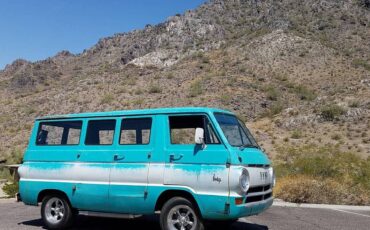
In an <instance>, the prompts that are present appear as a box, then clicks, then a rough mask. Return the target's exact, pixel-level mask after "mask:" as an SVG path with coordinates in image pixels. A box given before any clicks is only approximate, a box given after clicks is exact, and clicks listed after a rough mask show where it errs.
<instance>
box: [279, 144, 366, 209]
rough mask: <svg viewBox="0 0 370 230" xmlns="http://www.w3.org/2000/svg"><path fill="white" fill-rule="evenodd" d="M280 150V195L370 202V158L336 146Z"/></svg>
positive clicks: (289, 198) (302, 200) (301, 199)
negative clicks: (341, 149)
mask: <svg viewBox="0 0 370 230" xmlns="http://www.w3.org/2000/svg"><path fill="white" fill-rule="evenodd" d="M277 150H278V154H277V156H276V157H275V159H274V166H275V172H276V175H277V178H278V180H277V181H278V184H277V186H276V191H275V192H276V193H275V194H276V196H277V197H279V198H282V199H284V200H287V201H291V202H299V203H308V202H310V203H334V204H370V158H369V159H367V160H364V159H362V158H361V157H360V156H358V155H356V154H354V153H351V152H342V151H340V150H339V148H338V147H336V146H328V147H315V146H310V145H309V146H301V147H286V146H284V147H278V149H277Z"/></svg>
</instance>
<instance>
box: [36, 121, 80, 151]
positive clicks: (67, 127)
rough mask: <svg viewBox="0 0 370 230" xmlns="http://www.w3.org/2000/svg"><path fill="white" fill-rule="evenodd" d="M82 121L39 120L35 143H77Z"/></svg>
mask: <svg viewBox="0 0 370 230" xmlns="http://www.w3.org/2000/svg"><path fill="white" fill-rule="evenodd" d="M81 128H82V121H51V122H41V123H40V125H39V128H38V131H37V138H36V145H78V144H79V143H80V136H81Z"/></svg>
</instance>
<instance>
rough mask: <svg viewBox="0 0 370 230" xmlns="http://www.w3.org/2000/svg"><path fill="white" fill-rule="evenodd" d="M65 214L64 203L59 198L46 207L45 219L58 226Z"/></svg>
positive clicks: (52, 200)
mask: <svg viewBox="0 0 370 230" xmlns="http://www.w3.org/2000/svg"><path fill="white" fill-rule="evenodd" d="M64 212H65V209H64V204H63V201H62V200H61V199H59V198H56V197H54V198H51V199H50V200H48V202H47V203H46V205H45V217H46V220H47V221H48V222H50V223H53V224H57V223H59V222H60V221H62V219H63V216H64Z"/></svg>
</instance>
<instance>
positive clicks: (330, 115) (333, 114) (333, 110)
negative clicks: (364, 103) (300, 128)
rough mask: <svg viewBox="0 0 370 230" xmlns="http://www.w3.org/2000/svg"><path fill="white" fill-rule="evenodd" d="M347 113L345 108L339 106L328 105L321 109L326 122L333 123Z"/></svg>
mask: <svg viewBox="0 0 370 230" xmlns="http://www.w3.org/2000/svg"><path fill="white" fill-rule="evenodd" d="M344 113H345V110H344V108H342V107H341V106H339V105H336V104H333V105H326V106H324V107H322V108H321V111H320V115H321V117H322V118H323V119H324V120H326V121H333V120H335V119H337V118H338V117H339V116H340V115H343V114H344Z"/></svg>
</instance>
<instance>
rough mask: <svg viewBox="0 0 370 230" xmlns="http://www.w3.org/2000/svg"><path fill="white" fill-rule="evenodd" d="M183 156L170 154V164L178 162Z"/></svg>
mask: <svg viewBox="0 0 370 230" xmlns="http://www.w3.org/2000/svg"><path fill="white" fill-rule="evenodd" d="M183 156H184V155H183V154H170V162H173V161H178V160H180V159H181V158H183Z"/></svg>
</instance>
